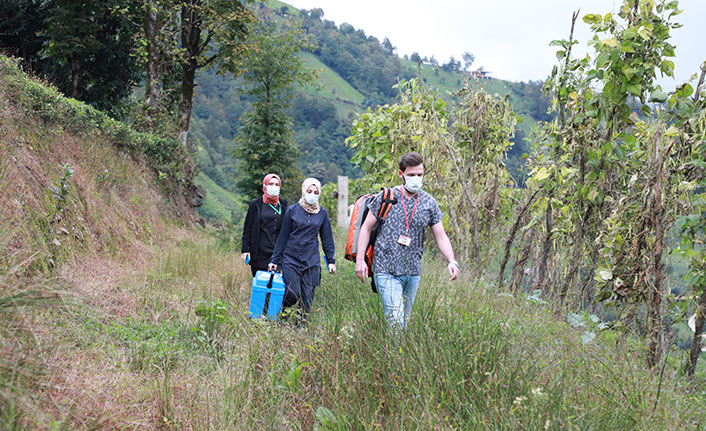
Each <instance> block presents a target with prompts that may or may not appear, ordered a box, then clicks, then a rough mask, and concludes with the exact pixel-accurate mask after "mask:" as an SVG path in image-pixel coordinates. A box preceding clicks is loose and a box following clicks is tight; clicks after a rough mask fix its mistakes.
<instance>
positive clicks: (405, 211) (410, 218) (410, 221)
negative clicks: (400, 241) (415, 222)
mask: <svg viewBox="0 0 706 431" xmlns="http://www.w3.org/2000/svg"><path fill="white" fill-rule="evenodd" d="M400 194H401V195H402V211H404V222H405V224H406V225H407V231H406V232H405V235H407V234H409V225H410V224H411V223H412V219H413V218H414V212H415V211H416V210H417V202H419V192H417V198H416V199H415V200H414V208H412V215H410V216H409V220H407V208H405V205H404V192H403V191H402V190H400Z"/></svg>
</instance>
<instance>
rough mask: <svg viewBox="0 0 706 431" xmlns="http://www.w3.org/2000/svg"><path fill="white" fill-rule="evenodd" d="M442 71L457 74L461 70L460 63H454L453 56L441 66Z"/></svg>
mask: <svg viewBox="0 0 706 431" xmlns="http://www.w3.org/2000/svg"><path fill="white" fill-rule="evenodd" d="M441 68H442V69H444V70H446V71H448V72H458V71H459V70H461V62H460V61H456V59H455V58H454V57H453V55H452V56H451V57H450V58H449V62H448V63H446V64H444V65H443V66H441Z"/></svg>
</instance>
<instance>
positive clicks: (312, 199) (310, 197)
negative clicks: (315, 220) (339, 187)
mask: <svg viewBox="0 0 706 431" xmlns="http://www.w3.org/2000/svg"><path fill="white" fill-rule="evenodd" d="M304 200H305V201H306V203H308V204H309V205H314V204H316V203H318V202H319V195H317V194H316V193H304Z"/></svg>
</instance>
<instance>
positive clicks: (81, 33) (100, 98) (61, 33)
mask: <svg viewBox="0 0 706 431" xmlns="http://www.w3.org/2000/svg"><path fill="white" fill-rule="evenodd" d="M48 4H49V6H48V8H47V9H46V12H47V18H46V23H47V25H46V27H45V29H44V33H45V37H46V39H45V41H44V47H43V49H42V50H41V52H40V56H41V57H42V58H43V62H44V65H43V68H42V69H43V71H44V73H45V74H46V75H47V76H49V77H50V79H51V80H52V81H54V83H55V84H56V85H57V86H58V87H59V89H60V90H62V91H63V92H64V93H66V94H67V95H69V96H71V97H73V98H75V99H79V100H82V101H84V102H87V103H90V104H92V105H95V106H96V107H98V108H100V109H104V110H109V111H110V110H111V109H112V108H114V107H115V105H117V104H119V102H120V101H122V100H124V99H125V98H126V97H127V96H128V95H129V94H130V92H131V91H132V88H133V87H134V85H135V83H136V82H137V80H138V79H139V69H138V67H137V62H136V59H135V56H134V55H133V54H134V40H133V35H134V34H135V32H136V31H137V26H136V24H135V22H136V21H135V17H136V16H137V8H136V7H135V4H134V3H133V2H129V1H127V0H96V1H90V2H75V1H71V0H51V1H49V2H48Z"/></svg>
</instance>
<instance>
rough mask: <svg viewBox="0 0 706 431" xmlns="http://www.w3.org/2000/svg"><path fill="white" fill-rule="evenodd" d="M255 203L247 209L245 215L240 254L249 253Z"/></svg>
mask: <svg viewBox="0 0 706 431" xmlns="http://www.w3.org/2000/svg"><path fill="white" fill-rule="evenodd" d="M255 212H256V210H255V201H253V202H252V203H251V204H250V206H249V207H248V212H247V214H246V215H245V224H244V225H243V239H242V245H241V247H240V252H241V253H250V248H251V244H250V235H251V234H252V224H253V223H254V222H255V220H254V218H255Z"/></svg>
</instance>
